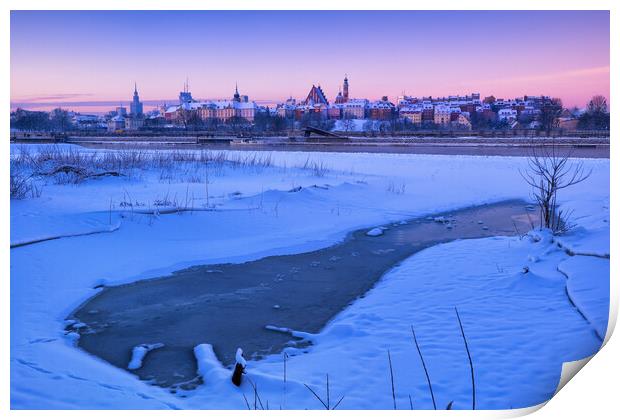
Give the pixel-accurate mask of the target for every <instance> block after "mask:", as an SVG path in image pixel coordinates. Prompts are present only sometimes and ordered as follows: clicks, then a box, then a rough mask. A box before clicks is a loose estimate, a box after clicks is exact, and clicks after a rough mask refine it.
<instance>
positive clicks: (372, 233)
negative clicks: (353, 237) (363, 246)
mask: <svg viewBox="0 0 620 420" xmlns="http://www.w3.org/2000/svg"><path fill="white" fill-rule="evenodd" d="M366 235H367V236H381V235H383V229H381V228H374V229H370V230H369V231H368V232H366Z"/></svg>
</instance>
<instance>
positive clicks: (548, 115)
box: [538, 98, 563, 135]
mask: <svg viewBox="0 0 620 420" xmlns="http://www.w3.org/2000/svg"><path fill="white" fill-rule="evenodd" d="M562 109H563V107H562V100H561V99H559V98H553V99H550V100H545V102H544V103H543V105H542V106H541V107H540V113H539V114H538V122H539V123H540V125H541V127H542V129H543V130H545V131H546V132H547V135H549V134H550V133H551V130H553V129H554V128H557V126H558V124H559V119H558V118H559V117H560V115H561V114H562Z"/></svg>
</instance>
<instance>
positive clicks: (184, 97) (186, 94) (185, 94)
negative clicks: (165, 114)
mask: <svg viewBox="0 0 620 420" xmlns="http://www.w3.org/2000/svg"><path fill="white" fill-rule="evenodd" d="M190 102H194V99H193V98H192V93H191V92H190V91H189V82H187V81H186V82H185V84H184V85H183V90H182V91H181V92H179V103H182V104H185V103H190Z"/></svg>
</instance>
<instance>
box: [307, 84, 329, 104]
mask: <svg viewBox="0 0 620 420" xmlns="http://www.w3.org/2000/svg"><path fill="white" fill-rule="evenodd" d="M315 104H319V105H326V106H327V105H329V102H328V101H327V97H326V96H325V94H324V93H323V89H321V85H318V86H314V85H312V88H310V92H308V96H307V97H306V100H305V101H304V105H315Z"/></svg>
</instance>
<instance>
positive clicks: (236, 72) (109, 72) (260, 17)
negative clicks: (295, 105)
mask: <svg viewBox="0 0 620 420" xmlns="http://www.w3.org/2000/svg"><path fill="white" fill-rule="evenodd" d="M609 50H610V36H609V12H608V11H12V12H11V108H12V109H13V108H16V107H18V106H20V107H24V108H26V109H51V108H53V107H55V106H59V105H60V106H63V107H67V108H69V109H73V110H76V111H82V112H89V111H90V112H102V111H105V110H108V109H112V108H113V107H114V106H115V105H117V104H119V103H124V104H128V103H129V101H131V97H132V94H133V88H134V82H135V83H137V85H138V91H139V93H140V98H141V99H142V100H143V101H144V102H145V108H147V109H148V108H150V107H151V106H154V105H157V104H160V103H162V102H163V101H167V102H168V103H170V102H171V101H175V98H177V97H178V93H179V91H180V90H182V88H183V84H184V82H185V80H186V79H188V80H189V87H190V91H191V92H192V95H193V96H194V98H198V99H214V98H230V97H231V96H232V94H233V93H234V88H235V83H238V85H239V91H240V93H241V94H245V95H248V96H249V98H250V100H255V101H257V102H259V103H265V104H272V103H277V102H280V101H283V100H284V99H286V98H288V97H289V96H293V97H294V98H304V97H305V95H306V94H307V92H308V91H309V89H310V87H311V86H312V84H320V85H321V87H322V88H323V90H324V92H325V94H326V95H327V97H328V99H329V100H330V101H333V100H334V97H335V96H336V94H337V93H338V90H339V86H340V85H341V84H342V79H343V78H344V75H345V74H347V75H348V77H349V84H350V87H349V90H350V96H351V97H356V98H368V99H379V98H380V97H381V96H384V95H387V96H388V97H389V98H390V99H391V100H395V99H396V97H397V96H398V95H401V94H403V93H405V94H407V95H413V96H429V95H431V96H444V95H453V94H455V95H456V94H468V93H472V92H478V93H480V94H481V95H482V96H483V97H484V96H489V95H494V96H495V97H498V98H512V97H517V96H523V95H541V94H544V95H550V96H554V97H560V98H561V99H562V100H563V102H564V105H565V106H567V107H572V106H579V107H583V106H585V104H586V103H587V101H588V100H589V98H590V97H592V96H593V95H596V94H602V95H604V96H605V97H607V98H609V63H610V58H609Z"/></svg>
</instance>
